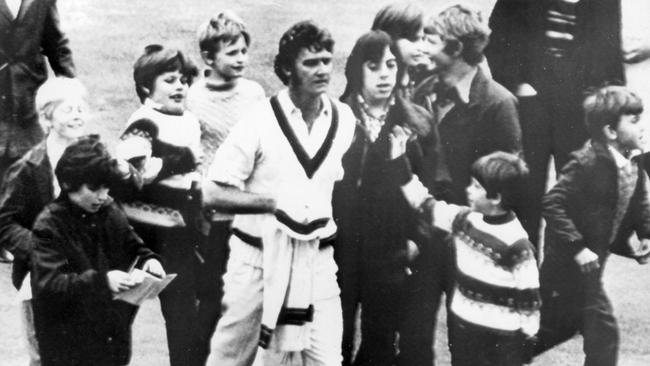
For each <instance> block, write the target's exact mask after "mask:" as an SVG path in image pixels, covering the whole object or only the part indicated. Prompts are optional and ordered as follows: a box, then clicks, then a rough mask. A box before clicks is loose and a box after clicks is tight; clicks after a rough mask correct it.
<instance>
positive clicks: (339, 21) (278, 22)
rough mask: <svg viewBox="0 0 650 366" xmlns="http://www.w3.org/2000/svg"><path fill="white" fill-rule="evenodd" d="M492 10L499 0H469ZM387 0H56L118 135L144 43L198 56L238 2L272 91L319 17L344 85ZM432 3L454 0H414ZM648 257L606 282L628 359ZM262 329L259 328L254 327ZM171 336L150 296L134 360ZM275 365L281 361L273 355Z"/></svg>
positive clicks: (639, 334)
mask: <svg viewBox="0 0 650 366" xmlns="http://www.w3.org/2000/svg"><path fill="white" fill-rule="evenodd" d="M467 2H469V3H473V4H475V5H477V6H478V7H480V8H482V9H483V10H484V13H485V16H488V15H489V11H490V8H491V6H492V4H493V2H494V0H471V1H467ZM387 3H388V1H372V0H362V1H355V0H330V1H286V0H285V1H271V0H257V1H253V0H244V1H237V2H227V1H222V0H219V1H214V0H184V1H183V0H141V1H127V0H113V1H100V0H83V1H74V0H59V11H60V13H61V21H62V25H63V29H64V30H65V31H66V32H67V34H68V36H69V38H70V39H71V46H72V48H73V52H74V58H75V61H76V65H77V70H78V74H79V78H80V79H81V80H82V81H83V82H84V84H85V85H86V86H87V87H88V90H89V95H90V100H89V101H90V107H91V110H92V112H93V118H92V120H91V123H90V127H89V132H98V133H100V134H101V135H102V137H103V138H104V139H105V140H106V141H107V142H108V143H109V144H110V145H112V143H113V142H115V141H116V140H117V136H118V134H119V131H120V130H121V129H122V127H123V125H124V123H125V121H126V119H127V118H128V116H129V115H130V114H131V113H132V112H133V111H134V110H135V109H136V108H137V107H138V106H139V101H138V99H137V97H136V94H135V90H134V87H133V81H132V80H133V79H132V65H133V62H134V61H135V59H136V57H137V56H138V55H140V53H141V52H142V50H143V48H144V46H145V45H147V44H150V43H160V44H164V45H170V46H175V47H178V48H180V49H181V50H183V51H186V52H187V53H188V54H189V55H190V57H191V58H192V59H193V60H194V61H195V62H196V63H197V65H201V63H200V58H199V57H198V47H197V45H196V40H195V33H196V29H197V27H198V25H199V24H200V23H201V22H203V21H205V20H206V19H207V17H209V16H210V15H212V14H216V13H218V12H219V11H221V10H223V9H231V10H233V11H235V12H236V13H238V14H239V15H240V16H241V17H242V18H243V19H244V20H245V21H246V22H247V25H248V28H249V32H250V34H251V36H252V40H253V43H252V45H251V50H250V64H249V68H248V70H247V75H246V76H247V77H248V78H251V79H253V80H256V81H258V82H259V83H260V84H261V85H262V86H263V87H264V89H265V90H266V93H267V95H268V94H271V93H274V92H276V91H277V90H279V89H280V88H281V87H282V85H281V83H280V82H279V80H278V79H277V77H276V76H275V75H274V73H273V68H272V63H273V57H274V56H275V54H276V52H277V43H278V40H279V38H280V36H281V35H282V33H283V32H284V31H285V30H286V29H287V28H288V27H289V26H290V25H291V24H293V23H295V22H297V21H299V20H303V19H313V20H315V21H317V22H318V23H320V24H322V25H323V26H325V27H327V28H328V29H329V30H330V31H331V33H332V35H333V37H334V39H335V41H336V46H335V52H334V70H335V71H334V74H333V78H332V85H331V89H330V90H331V95H332V96H333V97H338V95H340V93H341V92H342V90H343V87H344V83H345V82H344V77H343V67H344V64H345V59H346V57H347V54H348V53H349V51H350V49H351V48H352V45H353V43H354V41H355V40H356V39H357V38H358V37H359V36H360V35H361V34H362V33H363V32H365V31H366V30H367V29H369V27H370V25H371V23H372V18H373V16H374V14H375V13H376V12H377V10H379V9H380V8H381V7H382V6H383V5H385V4H387ZM415 3H419V4H420V5H423V6H426V7H425V9H427V10H428V11H429V12H431V13H433V12H435V11H436V10H438V9H441V8H443V7H444V6H445V4H450V3H452V2H449V1H428V2H426V1H415ZM649 274H650V267H647V266H645V267H644V266H639V265H637V264H636V263H635V262H631V261H629V260H623V259H621V258H612V260H611V263H609V264H608V268H607V270H606V275H605V285H606V288H607V291H608V293H609V295H610V298H611V300H612V303H613V305H614V309H615V313H616V316H617V318H618V321H619V326H620V329H621V349H620V362H619V364H620V365H622V366H628V365H632V366H634V365H639V366H641V365H644V366H646V365H650V345H649V344H648V342H647V341H646V340H647V339H648V335H649V334H650V316H648V312H649V310H650V305H649V303H650V282H649V281H648V277H649ZM0 293H1V294H2V295H1V296H0V314H2V315H1V316H0V355H1V356H0V365H3V366H19V365H20V366H23V365H26V364H27V354H26V351H25V346H24V342H23V339H24V336H23V333H22V325H21V324H20V317H19V307H18V301H17V299H16V296H15V289H13V287H12V286H11V282H10V265H7V264H1V265H0ZM439 319H440V322H439V324H440V325H441V326H440V327H439V329H438V330H437V341H436V344H435V345H434V347H435V350H436V354H437V360H438V364H439V365H448V364H449V354H448V352H447V347H446V335H445V334H446V328H445V327H444V314H442V313H441V314H440V315H439ZM253 331H257V330H253ZM167 360H168V359H167V343H166V338H165V329H164V323H163V319H162V315H161V314H160V310H159V303H158V301H157V300H153V301H148V302H146V303H145V304H144V305H143V306H142V307H141V309H140V311H139V313H138V316H137V318H136V320H135V324H134V325H133V359H132V362H131V364H132V365H165V364H168V361H167ZM582 362H583V355H582V340H581V338H580V337H577V338H575V339H573V340H571V341H570V342H567V343H566V344H564V345H562V346H560V347H558V348H556V349H554V350H551V351H549V352H548V353H547V354H545V355H543V356H541V357H539V358H538V359H537V360H535V362H534V363H533V365H558V366H561V365H581V364H582ZM267 364H269V365H271V364H275V362H272V363H271V362H270V363H267Z"/></svg>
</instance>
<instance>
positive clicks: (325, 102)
mask: <svg viewBox="0 0 650 366" xmlns="http://www.w3.org/2000/svg"><path fill="white" fill-rule="evenodd" d="M278 103H280V106H281V107H282V110H283V111H284V114H285V115H286V116H287V120H289V125H291V129H293V132H294V133H295V134H296V137H297V138H298V141H300V143H301V144H302V146H303V148H304V149H305V151H306V152H307V154H308V155H309V156H310V157H314V155H316V152H317V151H318V149H320V147H321V145H322V144H323V142H324V141H325V137H326V136H327V132H328V131H329V128H330V121H331V119H332V117H331V116H332V105H331V104H330V100H329V98H327V97H326V96H325V95H323V96H322V97H321V106H322V107H321V110H320V112H319V113H318V116H317V117H316V119H315V120H314V124H313V125H312V127H311V131H310V130H309V129H308V128H307V123H306V122H305V120H304V119H303V118H302V111H301V110H300V109H299V108H298V107H296V105H295V104H293V101H291V98H290V97H289V91H288V90H287V89H285V90H282V91H280V93H278Z"/></svg>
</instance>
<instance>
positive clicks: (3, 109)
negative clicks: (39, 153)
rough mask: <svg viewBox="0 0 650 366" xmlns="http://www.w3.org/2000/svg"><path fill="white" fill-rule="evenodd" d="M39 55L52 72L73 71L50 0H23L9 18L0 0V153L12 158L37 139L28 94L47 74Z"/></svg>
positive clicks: (37, 127) (53, 2) (31, 99)
mask: <svg viewBox="0 0 650 366" xmlns="http://www.w3.org/2000/svg"><path fill="white" fill-rule="evenodd" d="M44 56H47V59H48V61H49V63H50V66H51V67H52V70H53V71H54V73H55V74H56V75H62V76H67V77H74V75H75V69H74V64H73V62H72V53H71V51H70V48H69V47H68V39H67V38H66V37H65V35H64V34H63V32H61V29H60V28H59V14H58V11H57V7H56V0H23V1H22V4H21V6H20V11H19V13H18V17H17V18H16V19H15V20H14V19H13V18H12V15H11V13H10V11H9V9H8V8H7V4H6V2H5V1H0V156H3V155H5V154H8V155H9V156H10V157H15V158H18V157H20V156H22V155H23V154H24V153H25V152H27V150H29V149H30V148H32V147H33V146H34V145H36V144H37V143H38V142H39V141H41V140H42V139H43V131H42V129H41V127H40V125H39V124H38V116H37V113H36V109H35V106H34V96H35V95H36V90H37V89H38V87H39V86H40V85H41V84H43V82H45V80H46V79H47V67H46V65H45V57H44Z"/></svg>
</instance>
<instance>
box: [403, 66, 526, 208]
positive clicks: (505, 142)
mask: <svg viewBox="0 0 650 366" xmlns="http://www.w3.org/2000/svg"><path fill="white" fill-rule="evenodd" d="M436 81H437V80H436V76H432V77H430V78H429V79H427V80H425V81H424V82H423V83H422V84H421V85H420V86H419V87H418V88H417V90H416V91H415V98H416V102H417V101H419V100H421V99H422V98H423V97H424V96H427V95H430V94H431V93H433V90H434V87H435V83H436ZM438 131H439V134H440V142H441V144H442V150H443V153H444V157H445V160H446V162H447V168H448V169H449V174H450V176H451V187H450V193H449V195H448V196H447V197H443V198H444V199H445V200H446V201H449V202H452V203H456V204H462V205H464V204H466V202H467V197H466V194H465V188H466V187H467V185H468V184H469V182H470V175H471V174H470V173H471V166H472V164H473V163H474V161H476V160H477V159H478V158H480V157H481V156H484V155H487V154H489V153H492V152H494V151H505V152H510V153H520V152H521V150H522V147H521V127H520V126H519V113H518V112H517V100H516V98H515V97H514V96H513V95H512V94H511V93H510V92H509V91H508V90H507V89H506V88H504V87H503V86H502V85H500V84H499V83H497V82H495V81H494V80H492V79H489V78H488V77H487V76H485V74H483V72H482V71H481V69H480V68H479V69H478V71H477V73H476V76H474V80H472V84H471V87H470V92H469V103H468V104H463V103H456V104H455V105H454V107H453V108H452V109H451V110H450V111H449V112H448V113H447V114H446V115H445V116H444V118H443V119H442V121H440V123H439V125H438Z"/></svg>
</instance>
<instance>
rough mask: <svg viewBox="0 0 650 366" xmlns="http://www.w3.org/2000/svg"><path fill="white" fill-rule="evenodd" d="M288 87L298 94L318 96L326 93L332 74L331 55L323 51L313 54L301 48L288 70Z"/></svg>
mask: <svg viewBox="0 0 650 366" xmlns="http://www.w3.org/2000/svg"><path fill="white" fill-rule="evenodd" d="M290 74H291V78H290V80H289V87H290V88H292V89H294V90H296V91H297V92H298V93H299V94H303V95H309V96H318V95H320V94H323V93H325V92H326V91H327V87H328V86H329V83H330V76H331V74H332V53H331V52H330V51H327V50H325V49H322V50H320V51H318V52H313V51H311V50H309V49H307V48H303V49H301V50H300V52H299V53H298V57H296V60H295V61H294V63H293V70H290Z"/></svg>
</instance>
